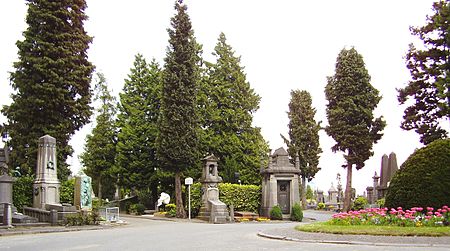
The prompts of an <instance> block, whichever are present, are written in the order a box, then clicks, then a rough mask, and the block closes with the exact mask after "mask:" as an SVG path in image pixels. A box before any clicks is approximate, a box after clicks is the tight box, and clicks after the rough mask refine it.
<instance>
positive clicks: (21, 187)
mask: <svg viewBox="0 0 450 251" xmlns="http://www.w3.org/2000/svg"><path fill="white" fill-rule="evenodd" d="M33 182H34V177H32V176H22V177H18V178H16V181H15V182H14V184H13V204H14V206H15V207H17V211H19V212H22V209H23V207H31V206H32V205H33Z"/></svg>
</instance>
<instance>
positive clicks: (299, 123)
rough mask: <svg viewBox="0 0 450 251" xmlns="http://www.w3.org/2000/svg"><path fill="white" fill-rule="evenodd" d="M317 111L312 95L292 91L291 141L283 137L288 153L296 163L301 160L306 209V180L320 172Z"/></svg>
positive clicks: (303, 198) (302, 196) (302, 191)
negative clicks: (315, 118) (315, 117)
mask: <svg viewBox="0 0 450 251" xmlns="http://www.w3.org/2000/svg"><path fill="white" fill-rule="evenodd" d="M315 114H316V109H315V108H313V107H312V98H311V94H309V92H307V91H300V90H294V91H291V101H290V102H289V111H288V117H289V125H288V126H289V139H290V140H288V139H287V138H286V137H284V136H283V135H281V137H282V138H283V139H284V142H285V143H286V145H287V146H288V153H289V155H290V156H291V160H292V161H293V162H294V160H295V159H296V157H297V156H298V158H299V162H300V163H299V164H300V171H301V173H300V177H301V187H302V190H301V199H302V206H303V208H306V180H308V181H311V180H312V179H313V178H314V176H315V175H316V173H317V172H318V171H319V170H320V168H319V167H318V165H319V157H320V156H319V155H320V153H321V152H322V149H321V148H320V143H319V130H320V122H319V123H316V121H315V120H314V116H315Z"/></svg>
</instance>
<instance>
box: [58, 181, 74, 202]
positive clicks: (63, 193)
mask: <svg viewBox="0 0 450 251" xmlns="http://www.w3.org/2000/svg"><path fill="white" fill-rule="evenodd" d="M74 193H75V179H70V180H66V181H63V182H62V183H61V188H60V189H59V198H60V202H61V203H69V204H72V205H73V196H74Z"/></svg>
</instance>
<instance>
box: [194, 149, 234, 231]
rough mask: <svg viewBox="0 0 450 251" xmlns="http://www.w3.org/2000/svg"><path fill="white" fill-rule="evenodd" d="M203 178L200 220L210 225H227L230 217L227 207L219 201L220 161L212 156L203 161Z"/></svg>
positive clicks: (201, 180)
mask: <svg viewBox="0 0 450 251" xmlns="http://www.w3.org/2000/svg"><path fill="white" fill-rule="evenodd" d="M203 161H204V163H205V165H204V166H203V171H202V177H201V179H200V182H201V183H202V207H201V208H200V212H199V215H198V218H199V219H202V220H207V221H209V222H210V223H226V221H227V217H228V210H227V205H225V203H223V202H221V201H220V200H219V188H218V184H219V183H220V182H222V177H220V176H219V173H218V170H217V161H218V159H217V158H216V157H215V156H214V155H210V156H208V157H206V158H204V159H203Z"/></svg>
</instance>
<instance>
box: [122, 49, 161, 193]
mask: <svg viewBox="0 0 450 251" xmlns="http://www.w3.org/2000/svg"><path fill="white" fill-rule="evenodd" d="M161 81H162V79H161V69H160V68H159V65H158V64H157V63H156V62H155V61H154V60H153V61H152V62H150V64H148V63H147V62H146V60H145V59H144V57H143V56H142V55H140V54H138V55H136V57H135V61H134V68H132V69H131V73H130V74H129V75H128V79H126V80H125V85H124V87H123V92H122V93H120V105H119V111H120V113H119V115H118V122H117V123H118V127H119V135H118V143H117V156H116V161H117V165H116V166H117V170H116V172H117V174H119V175H120V177H119V181H120V185H122V186H124V187H125V188H129V189H134V190H144V189H146V190H148V189H149V188H150V187H151V186H152V184H153V185H154V184H155V182H156V181H155V180H154V179H155V178H156V177H155V169H156V168H157V166H158V163H157V160H156V137H157V135H158V126H157V123H158V117H159V107H160V92H161V84H162V83H161ZM152 196H153V197H156V196H157V195H156V194H152Z"/></svg>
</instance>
